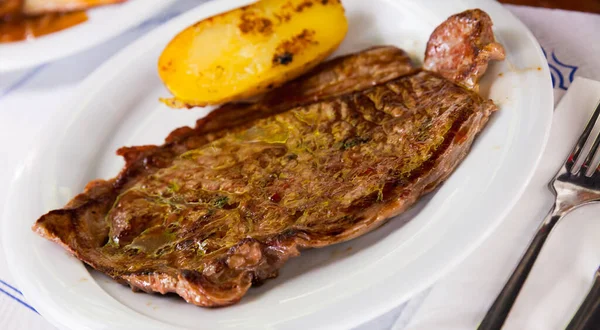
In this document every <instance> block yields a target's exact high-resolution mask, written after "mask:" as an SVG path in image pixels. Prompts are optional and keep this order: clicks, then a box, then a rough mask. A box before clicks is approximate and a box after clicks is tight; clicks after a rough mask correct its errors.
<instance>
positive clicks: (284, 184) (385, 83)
mask: <svg viewBox="0 0 600 330" xmlns="http://www.w3.org/2000/svg"><path fill="white" fill-rule="evenodd" d="M449 31H450V32H452V33H449ZM456 31H458V32H456ZM490 31H491V20H490V19H489V17H488V16H487V15H486V14H485V13H483V12H482V11H480V10H471V11H466V12H464V13H460V14H457V15H455V16H453V17H451V18H449V19H448V20H447V21H446V22H444V23H443V24H442V25H441V26H440V27H438V29H436V31H435V32H434V34H433V35H432V38H431V40H430V43H429V44H428V49H427V54H426V60H425V63H426V65H427V69H428V70H430V71H423V70H419V69H417V68H415V67H414V66H413V65H412V64H411V62H410V60H409V59H408V57H407V56H406V54H405V53H404V52H402V51H401V50H398V49H396V48H393V47H379V48H374V49H369V50H366V51H363V52H361V53H357V54H353V55H349V56H346V57H342V58H338V59H334V60H332V61H330V62H327V63H324V64H323V65H321V66H320V67H318V68H317V69H316V70H315V71H313V72H312V73H310V74H309V75H307V76H305V77H302V78H300V79H298V80H296V81H293V82H290V83H288V84H286V85H284V86H283V87H281V88H279V89H277V90H274V91H272V92H271V93H269V94H268V95H266V96H265V97H264V98H263V99H262V100H260V101H258V102H257V103H253V104H230V105H225V106H223V107H222V108H221V109H218V110H216V111H215V112H213V113H212V114H210V115H209V116H207V117H206V118H204V119H201V120H199V121H198V123H197V125H196V127H195V128H181V129H178V130H176V131H175V132H173V133H172V134H171V135H170V136H169V137H168V138H167V142H166V144H164V145H162V146H143V147H132V148H122V149H120V150H119V152H118V153H119V154H121V155H123V156H124V157H125V160H126V166H125V168H124V169H123V170H122V171H121V173H120V174H119V175H118V176H117V177H116V178H115V179H112V180H108V181H104V180H97V181H92V182H90V183H89V184H88V186H87V187H86V188H85V191H84V192H83V193H82V194H80V195H78V196H76V197H75V198H74V199H73V200H72V201H71V202H69V204H67V205H66V206H65V207H64V208H63V209H60V210H54V211H51V212H49V213H48V214H46V215H44V216H42V217H41V218H40V219H39V220H38V221H37V223H36V224H35V225H34V230H35V231H36V232H37V233H39V234H40V235H42V236H44V237H46V238H48V239H51V240H53V241H56V242H58V243H59V244H61V245H62V246H63V247H65V248H66V249H67V250H69V251H70V252H71V253H73V254H74V255H75V256H76V257H77V258H79V259H81V260H83V261H84V262H86V263H87V264H89V265H90V266H92V267H93V268H95V269H97V270H99V271H101V272H104V273H106V274H108V275H110V276H111V277H113V278H114V279H116V280H117V281H120V282H122V283H125V284H128V285H130V286H131V287H132V288H134V289H139V290H143V291H146V292H160V293H163V294H164V293H167V292H175V293H177V294H178V295H180V296H181V297H183V298H184V299H185V300H186V301H188V302H190V303H193V304H196V305H199V306H209V307H213V306H225V305H229V304H233V303H235V302H237V301H239V300H240V299H241V297H242V296H243V295H244V294H245V292H246V291H247V290H248V289H249V288H250V286H252V284H256V283H260V282H262V281H264V280H265V279H268V278H271V277H274V276H276V275H277V272H278V269H279V268H280V267H282V265H283V264H284V263H285V262H286V260H287V259H289V258H290V257H294V256H298V255H299V254H300V251H301V250H302V249H305V248H313V247H323V246H327V245H331V244H335V243H338V242H342V241H346V240H349V239H352V238H355V237H357V236H360V235H362V234H364V233H366V232H368V231H370V230H373V229H374V228H376V227H377V226H379V225H381V224H382V223H383V222H385V221H386V220H387V219H389V218H390V217H393V216H395V215H397V214H399V213H401V212H403V211H405V210H406V209H407V208H408V207H410V206H411V205H413V204H414V203H415V201H416V200H417V199H418V198H419V197H420V196H422V195H423V194H425V193H427V192H430V191H431V190H433V189H434V188H436V187H437V186H438V185H439V184H440V183H441V182H442V181H443V180H444V179H445V178H446V177H447V176H448V175H450V173H451V172H452V171H453V170H454V168H455V167H456V166H457V165H458V164H459V163H460V161H461V160H462V159H463V158H464V156H465V155H466V153H467V152H468V150H469V148H470V146H471V143H472V142H473V140H474V138H475V136H476V134H477V133H478V132H479V131H480V130H481V129H482V128H483V127H484V125H485V123H486V122H487V120H488V117H489V116H490V114H491V113H492V112H493V111H495V110H496V107H495V106H494V104H493V103H492V102H491V101H490V100H485V99H483V98H482V97H480V96H479V95H477V94H476V93H475V92H474V91H472V90H469V89H466V88H465V87H468V88H471V89H474V88H476V80H477V78H478V77H479V76H480V75H481V74H483V71H484V70H485V67H486V66H487V61H488V60H490V59H501V58H503V56H504V53H503V49H502V47H501V46H500V45H499V44H497V43H495V42H494V39H493V35H491V32H490ZM488 32H489V33H488ZM444 38H446V39H444ZM441 44H445V45H447V47H446V48H444V49H443V50H442V48H443V47H440V45H441ZM434 48H435V49H438V51H436V50H435V49H434ZM460 49H463V50H464V49H468V50H470V52H467V54H465V57H464V61H461V62H460V63H458V64H456V65H454V68H455V71H452V70H451V68H452V64H451V63H456V62H457V61H456V60H455V58H456V57H453V58H450V59H446V60H445V59H444V58H439V56H449V54H451V55H452V56H456V55H457V54H458V52H459V51H460ZM465 61H468V62H469V63H470V64H471V65H470V66H469V65H467V64H468V63H466V62H465ZM449 63H450V64H449ZM465 68H468V69H465Z"/></svg>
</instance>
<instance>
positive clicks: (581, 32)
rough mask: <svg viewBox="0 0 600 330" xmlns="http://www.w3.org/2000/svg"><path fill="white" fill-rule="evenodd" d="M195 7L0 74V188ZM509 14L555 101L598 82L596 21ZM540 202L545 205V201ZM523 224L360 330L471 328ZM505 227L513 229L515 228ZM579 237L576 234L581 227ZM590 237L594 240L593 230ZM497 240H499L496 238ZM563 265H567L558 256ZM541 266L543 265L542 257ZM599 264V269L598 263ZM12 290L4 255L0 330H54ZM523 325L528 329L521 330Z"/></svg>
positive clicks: (505, 268) (518, 243) (535, 12)
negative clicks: (140, 43)
mask: <svg viewBox="0 0 600 330" xmlns="http://www.w3.org/2000/svg"><path fill="white" fill-rule="evenodd" d="M199 2H201V1H200V0H180V1H179V2H178V3H177V4H176V5H174V6H173V7H171V8H170V9H169V10H167V11H165V12H164V13H162V14H161V15H158V16H156V17H154V18H152V19H150V20H148V21H146V22H144V23H143V24H141V25H140V26H138V27H136V28H134V29H133V30H131V31H129V32H127V33H125V34H123V35H121V36H120V37H118V38H116V39H114V40H112V41H109V42H107V43H104V44H102V45H99V46H97V47H95V48H93V49H91V50H89V51H86V52H84V53H81V54H77V55H75V56H72V57H69V58H66V59H63V60H60V61H57V62H54V63H51V64H47V65H42V66H39V67H35V68H32V69H28V70H24V71H20V72H11V73H5V74H0V141H1V146H0V184H2V186H4V187H7V186H8V185H9V181H10V178H11V177H12V176H13V174H14V173H15V171H18V164H19V163H20V162H22V161H23V160H24V157H25V155H26V153H27V151H28V149H29V148H30V146H32V145H33V144H34V143H35V142H36V141H37V140H38V139H42V138H44V139H47V138H48V137H42V136H40V135H39V134H40V133H39V132H40V131H41V129H42V128H43V126H44V123H46V122H47V121H48V120H49V119H50V118H51V117H52V114H53V112H54V111H55V109H57V108H58V107H60V106H61V105H62V104H63V103H64V102H65V101H66V100H68V99H69V98H70V97H71V94H72V92H73V89H74V87H75V86H77V84H78V83H79V82H80V81H82V80H83V79H84V78H85V77H86V76H87V75H88V74H89V73H90V72H92V71H93V70H94V69H95V68H96V67H98V66H99V65H100V64H101V63H102V62H104V61H105V60H107V59H108V58H109V57H110V56H111V55H113V54H115V53H116V52H118V51H119V50H120V49H122V48H123V47H124V46H126V45H128V44H129V43H130V42H131V41H132V40H134V39H136V38H138V37H139V36H141V35H143V34H145V33H147V32H148V31H150V30H152V29H153V28H156V27H157V26H159V25H160V24H162V23H164V22H165V21H166V20H168V19H169V18H172V17H173V16H175V15H178V14H179V13H181V12H183V11H185V10H187V9H189V8H192V7H194V6H196V5H197V4H198V3H199ZM508 7H509V9H510V10H511V11H512V12H514V13H515V14H516V15H517V16H519V17H520V18H521V19H522V20H523V21H524V22H525V24H527V25H528V26H529V27H530V28H531V30H532V31H533V32H534V34H535V35H536V36H537V37H538V38H539V40H540V43H541V44H542V46H543V48H544V50H545V52H546V54H547V57H548V58H549V62H550V65H551V71H552V75H553V80H554V82H555V95H556V100H557V101H558V100H559V99H560V97H562V95H563V94H564V91H565V90H566V89H567V88H568V87H569V85H570V84H571V82H572V80H573V78H574V77H576V76H583V77H589V78H595V79H597V80H600V56H598V54H600V48H599V47H600V40H599V37H598V31H600V16H596V15H591V14H583V13H574V12H566V11H559V10H555V11H553V10H547V9H534V8H527V7H515V6H508ZM592 54H593V56H592ZM537 193H539V194H546V192H545V191H543V187H540V188H539V189H537ZM6 194H7V192H6V191H5V190H0V205H3V202H4V200H5V199H6ZM546 196H547V197H548V198H549V195H546ZM548 198H546V199H544V198H542V199H541V200H542V202H540V203H538V204H540V205H537V204H536V206H539V209H540V210H539V212H541V213H543V212H545V210H542V209H543V208H545V207H547V206H548V205H547V204H548V200H549V199H548ZM2 209H3V207H2V208H0V214H1V212H2ZM541 213H540V214H541ZM517 215H518V214H517ZM540 216H541V215H540ZM526 220H527V221H523V222H520V224H521V225H520V226H512V225H506V224H503V225H502V226H501V228H500V229H499V232H500V234H501V233H502V230H504V231H506V230H507V228H508V230H514V231H513V232H512V238H514V242H512V243H511V244H512V245H513V247H512V249H508V250H507V251H504V253H503V254H501V258H500V257H499V258H498V259H496V260H494V258H495V255H494V254H492V255H490V257H491V258H492V259H491V260H488V259H490V258H488V256H486V255H481V254H477V253H476V254H475V255H474V256H472V257H470V258H469V259H467V260H466V261H465V262H464V263H463V264H462V265H460V266H459V267H458V268H457V269H456V270H455V271H454V272H452V273H451V274H450V275H449V276H447V277H446V278H444V279H442V280H441V281H439V282H438V283H437V284H435V285H434V286H433V287H432V288H430V289H428V290H426V291H425V292H423V293H421V294H419V295H417V296H416V297H414V298H413V299H412V300H411V301H409V302H408V303H406V304H404V305H402V306H399V307H397V308H396V309H394V310H392V311H390V312H389V313H387V314H385V315H383V316H381V317H379V318H377V319H375V320H371V321H369V322H367V323H365V324H364V325H363V326H361V327H360V329H361V330H363V329H364V330H366V329H392V328H393V329H396V330H400V329H410V330H416V329H472V328H474V327H475V324H476V323H477V321H478V320H479V319H480V318H481V317H482V316H483V313H484V312H485V308H486V307H487V306H486V304H489V303H490V302H491V300H492V299H493V296H494V294H495V293H496V291H497V290H499V288H500V287H501V286H502V282H503V280H504V278H505V277H506V276H507V275H508V272H509V271H510V268H512V266H513V265H514V264H515V262H516V261H517V259H518V257H519V255H520V252H521V251H522V249H523V247H524V246H525V244H526V243H527V241H528V238H529V237H530V235H531V233H532V231H533V230H534V229H535V226H536V223H537V221H539V217H537V218H536V217H531V216H529V219H526ZM1 221H11V219H1ZM506 223H508V224H512V223H514V221H512V222H509V221H507V222H506ZM599 223H600V222H599ZM515 228H516V229H515ZM579 230H580V231H581V228H580V229H579ZM573 231H574V232H573ZM570 233H571V234H579V233H580V232H577V229H572V232H570ZM597 233H598V234H600V230H599V231H597ZM557 236H558V235H557ZM495 237H498V235H497V234H494V235H492V237H490V240H488V242H486V243H485V245H484V247H482V248H481V249H479V251H483V250H486V249H488V248H489V247H490V246H494V245H493V244H498V243H497V242H496V243H495V242H494V241H493V239H494V238H495ZM496 240H498V239H497V238H496ZM490 241H491V242H492V243H490ZM555 241H556V240H555ZM0 245H1V242H0ZM479 251H478V252H479ZM569 251H570V252H576V251H578V250H573V249H571V250H569ZM542 257H544V256H542ZM563 258H566V259H568V257H565V256H564V253H563ZM482 259H483V261H482ZM546 259H549V258H548V256H546ZM486 260H487V261H486ZM542 261H544V260H542ZM598 261H599V262H600V260H598ZM489 265H492V266H493V265H495V268H494V267H491V269H497V270H498V272H499V273H498V274H495V275H496V276H490V279H491V280H490V282H492V283H491V284H490V283H489V282H488V283H484V284H481V283H480V282H477V281H473V279H477V278H479V279H481V275H480V274H478V273H477V272H476V271H478V270H481V269H482V267H483V268H488V269H490V268H489V267H488V266H489ZM538 268H539V267H538ZM587 271H588V270H587V269H585V274H587V275H588V276H587V278H583V279H580V282H581V283H580V285H579V286H578V291H577V293H578V294H579V296H576V297H571V300H572V301H568V302H566V303H565V304H564V306H565V308H563V311H564V310H567V309H568V308H573V306H574V305H576V304H577V303H578V299H581V295H582V294H583V293H582V292H580V291H582V290H581V288H584V287H585V286H586V285H587V283H588V282H589V281H590V279H591V276H592V271H593V269H590V270H589V272H587ZM538 273H539V272H538ZM12 283H14V281H13V279H12V277H11V274H10V271H9V269H7V265H6V263H5V261H4V255H3V254H2V253H0V329H10V330H13V329H15V330H18V329H53V327H52V326H51V325H50V324H48V323H47V322H46V321H44V319H43V318H42V317H41V316H39V315H38V314H37V313H36V312H35V309H34V307H33V306H31V305H29V303H28V302H27V299H26V298H25V297H23V295H22V294H21V293H20V292H19V291H18V288H15V287H14V286H13V285H12ZM473 283H475V285H481V288H482V290H483V291H481V292H479V293H480V294H479V296H478V297H479V298H477V297H471V296H469V295H473V294H474V295H475V296H477V295H478V293H477V290H474V289H477V288H474V287H473V285H474V284H473ZM544 283H545V282H544ZM569 283H571V282H569ZM535 289H537V290H544V289H543V288H535V287H534V288H533V289H532V290H534V291H535ZM566 289H568V288H566ZM474 292H475V293H474ZM532 297H535V295H532ZM449 300H454V303H451V304H449V303H448V301H449ZM529 303H532V304H535V301H529ZM521 305H523V303H521ZM517 307H519V306H517ZM521 307H522V306H521ZM535 311H536V310H535V309H534V312H535ZM537 313H538V315H537V316H538V317H539V316H540V315H541V316H543V315H544V314H542V311H540V310H537ZM565 313H570V311H569V312H562V314H561V313H557V315H558V314H560V315H562V316H563V318H564V315H565ZM516 314H521V315H522V314H524V313H523V312H520V313H519V312H518V313H516ZM531 320H532V319H531V318H527V317H521V318H516V321H513V323H514V324H510V322H509V326H511V327H512V329H537V328H536V327H535V326H533V325H532V324H533V323H531V322H532V321H531ZM528 322H529V323H528ZM524 324H527V325H529V326H528V327H520V326H521V325H524ZM540 329H541V328H540Z"/></svg>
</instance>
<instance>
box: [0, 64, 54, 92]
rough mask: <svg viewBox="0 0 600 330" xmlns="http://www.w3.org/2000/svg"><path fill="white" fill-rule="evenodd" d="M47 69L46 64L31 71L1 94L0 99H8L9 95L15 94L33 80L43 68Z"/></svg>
mask: <svg viewBox="0 0 600 330" xmlns="http://www.w3.org/2000/svg"><path fill="white" fill-rule="evenodd" d="M45 67H46V64H42V65H40V66H37V67H35V68H34V69H32V70H31V71H29V72H27V73H26V74H24V75H23V76H22V77H21V78H20V79H19V80H17V81H16V82H15V83H14V84H12V85H10V86H8V88H6V89H5V90H3V91H1V92H0V99H2V98H4V97H6V96H7V95H8V94H10V93H12V92H14V91H15V90H17V89H19V88H20V87H21V86H23V85H25V84H26V83H27V82H28V81H29V80H31V78H33V77H35V76H36V75H37V74H38V73H39V72H40V71H42V69H43V68H45Z"/></svg>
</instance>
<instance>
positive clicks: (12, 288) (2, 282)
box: [0, 280, 23, 295]
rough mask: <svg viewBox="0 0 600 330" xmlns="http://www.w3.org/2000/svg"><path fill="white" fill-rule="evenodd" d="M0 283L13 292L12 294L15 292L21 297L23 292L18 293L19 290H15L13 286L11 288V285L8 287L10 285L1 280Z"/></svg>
mask: <svg viewBox="0 0 600 330" xmlns="http://www.w3.org/2000/svg"><path fill="white" fill-rule="evenodd" d="M0 283H1V284H4V285H5V286H7V287H9V288H10V289H11V290H13V291H14V292H16V293H18V294H20V295H23V292H21V291H19V289H17V288H15V287H14V286H12V285H10V284H8V283H6V282H4V281H3V280H0Z"/></svg>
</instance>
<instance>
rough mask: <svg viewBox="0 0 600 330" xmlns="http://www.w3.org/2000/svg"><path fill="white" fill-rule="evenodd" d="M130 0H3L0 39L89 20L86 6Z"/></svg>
mask: <svg viewBox="0 0 600 330" xmlns="http://www.w3.org/2000/svg"><path fill="white" fill-rule="evenodd" d="M124 1H126V0H0V43H3V42H14V41H21V40H30V39H33V38H36V37H39V36H42V35H46V34H50V33H53V32H58V31H60V30H64V29H66V28H69V27H72V26H74V25H77V24H79V23H82V22H85V21H86V20H87V15H86V13H85V12H84V10H86V9H89V8H92V7H96V6H100V5H107V4H114V3H120V2H124Z"/></svg>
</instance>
